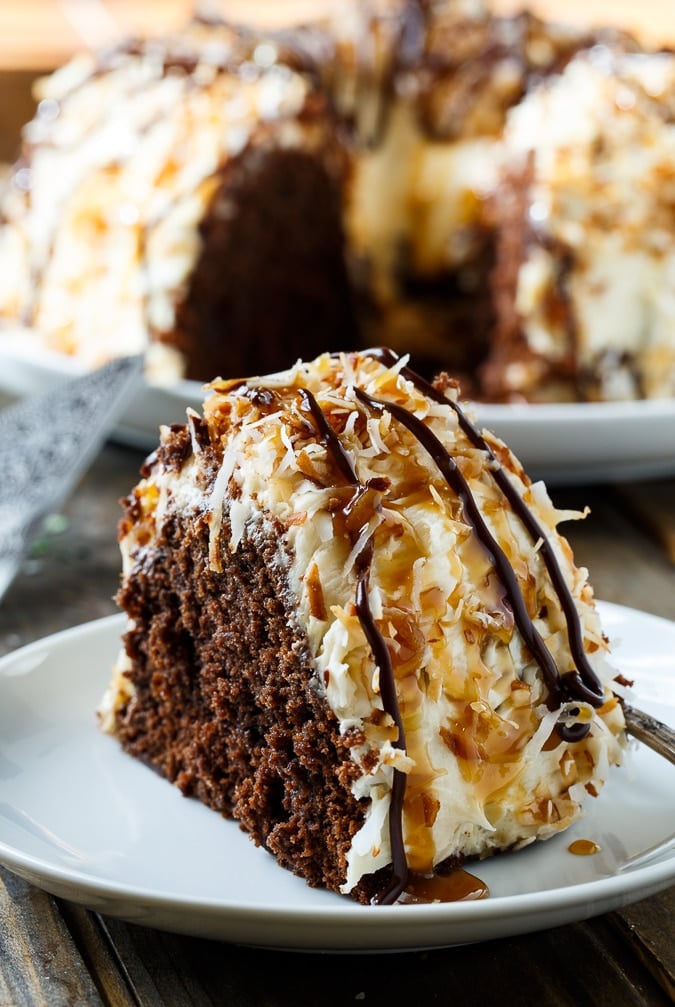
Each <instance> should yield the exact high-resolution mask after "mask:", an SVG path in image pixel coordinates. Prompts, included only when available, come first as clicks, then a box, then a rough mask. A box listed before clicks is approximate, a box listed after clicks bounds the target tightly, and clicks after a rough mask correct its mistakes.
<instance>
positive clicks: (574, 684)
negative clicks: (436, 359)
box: [368, 348, 605, 707]
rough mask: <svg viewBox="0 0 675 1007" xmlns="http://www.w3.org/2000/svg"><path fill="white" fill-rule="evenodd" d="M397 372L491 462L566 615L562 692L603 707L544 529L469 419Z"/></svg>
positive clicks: (390, 355)
mask: <svg viewBox="0 0 675 1007" xmlns="http://www.w3.org/2000/svg"><path fill="white" fill-rule="evenodd" d="M368 355H369V356H371V357H373V358H374V359H376V360H379V361H381V363H383V364H385V365H386V366H387V367H392V366H394V364H396V363H397V361H398V359H399V358H398V357H397V356H396V354H395V353H394V352H393V350H389V349H386V348H383V349H375V350H369V351H368ZM400 373H401V374H402V376H403V377H405V378H406V379H407V380H408V381H410V382H412V384H413V385H414V386H415V387H416V388H417V389H418V390H419V391H420V392H422V394H423V395H427V396H428V397H429V398H431V399H433V400H434V401H435V402H438V403H440V404H441V405H446V406H449V407H450V408H451V409H452V410H453V411H454V413H455V414H456V416H457V419H458V422H459V425H460V427H461V428H462V430H463V432H464V433H465V434H466V436H467V437H468V438H469V440H470V441H471V443H472V444H473V445H474V447H476V448H478V449H479V450H481V451H484V452H485V454H486V455H487V456H488V458H489V460H490V463H491V464H490V466H489V471H490V472H491V474H492V476H493V478H494V480H495V482H496V483H497V485H498V486H499V488H500V490H501V491H502V493H503V494H504V496H505V497H506V499H507V500H508V501H509V503H510V504H511V507H512V508H513V511H514V513H515V514H517V516H518V517H519V518H520V520H521V522H522V524H523V525H524V526H525V528H526V529H527V531H528V533H529V535H530V537H531V538H532V541H533V542H534V543H536V542H541V546H540V550H539V551H540V554H541V557H542V559H543V560H544V564H545V566H546V569H547V571H548V574H549V577H550V578H551V583H552V584H553V588H554V590H555V592H556V594H557V595H558V599H559V601H560V606H561V608H562V611H563V614H564V616H565V622H566V624H567V635H568V639H569V645H570V651H571V654H572V657H573V659H574V662H575V664H576V667H577V669H578V670H577V671H570V672H567V673H566V674H565V675H563V676H562V678H561V685H562V691H563V693H566V694H567V695H568V696H569V697H570V698H572V699H578V700H581V701H583V702H586V703H589V704H590V705H591V706H595V707H598V706H602V704H603V703H604V701H605V697H604V690H603V687H602V683H601V682H600V680H599V679H598V677H597V675H596V674H595V672H594V670H593V668H592V667H591V665H590V663H589V661H588V658H587V656H586V652H585V650H584V643H583V632H582V628H581V620H580V619H579V613H578V611H577V607H576V605H575V603H574V598H573V597H572V593H571V591H570V589H569V587H568V585H567V582H566V581H565V577H564V575H563V572H562V570H561V568H560V564H559V562H558V559H557V557H556V555H555V552H554V551H553V547H552V545H551V542H550V540H549V538H548V536H547V535H546V533H545V531H544V529H543V528H542V527H541V525H540V524H539V522H538V521H537V519H536V517H535V516H534V514H533V513H532V511H531V510H530V508H529V507H528V506H527V504H526V503H525V501H524V500H523V498H522V497H521V496H520V494H519V493H518V490H517V489H516V488H515V486H514V485H513V483H512V482H511V480H510V479H509V477H508V475H507V474H506V472H505V471H504V469H503V468H502V466H501V465H500V464H499V462H498V460H497V458H496V456H495V454H494V452H493V450H492V448H491V447H490V445H489V444H488V442H487V441H486V440H485V438H484V437H483V436H482V434H481V433H480V432H479V431H478V430H477V428H476V427H475V426H474V424H473V423H472V422H471V421H470V420H469V418H468V417H467V415H466V413H465V412H464V411H463V409H462V408H461V407H460V406H459V405H458V404H457V403H456V402H453V401H452V400H451V399H449V398H447V397H446V396H445V395H444V394H443V393H442V392H440V391H438V389H436V388H434V387H433V385H431V384H429V383H428V382H427V381H425V380H424V378H422V377H420V375H418V374H416V373H415V371H413V370H411V369H410V368H409V367H402V368H401V372H400Z"/></svg>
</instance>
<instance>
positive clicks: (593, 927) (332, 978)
mask: <svg viewBox="0 0 675 1007" xmlns="http://www.w3.org/2000/svg"><path fill="white" fill-rule="evenodd" d="M106 926H107V928H108V931H109V933H110V938H111V940H112V941H113V942H114V944H115V947H116V948H117V951H118V954H119V955H120V958H121V960H123V961H124V963H125V968H126V969H127V971H128V974H129V977H130V980H131V982H132V985H133V989H134V993H135V995H136V997H137V998H138V1003H139V1004H140V1005H142V1007H145V1005H151V1004H152V1005H157V1007H161V1005H169V1004H170V1005H171V1007H205V1005H207V1004H209V1005H210V1004H213V1003H227V1004H228V1005H229V1007H250V1005H252V1004H255V1005H256V1007H284V1005H289V1007H290V1005H293V1007H315V1005H316V1004H317V1003H321V1004H322V1007H338V1005H340V1007H342V1005H344V1004H346V1003H354V1002H357V1003H358V1002H359V1001H364V1002H365V1003H366V1004H367V1005H371V1007H372V1005H374V1004H376V1005H379V1004H383V1005H384V1004H386V1005H387V1007H391V1004H392V1003H432V1002H437V1001H438V1002H445V1001H447V1002H450V1000H452V1001H453V1002H454V1001H457V1002H463V1003H476V1002H477V1000H478V998H480V1000H481V1001H483V1002H486V1003H515V1004H537V1007H617V1005H618V1004H621V1007H666V1005H667V1004H669V1003H671V1000H670V998H669V996H668V995H667V993H666V992H665V991H664V989H663V988H662V987H661V986H660V985H659V983H658V981H657V980H656V979H655V978H654V976H653V975H652V973H651V971H650V970H649V969H647V968H646V967H644V965H643V962H642V961H641V959H640V956H638V955H636V954H635V953H634V952H633V950H632V935H630V934H626V935H624V934H622V933H621V932H620V930H618V929H617V928H616V926H613V925H612V923H611V921H610V919H609V918H608V917H601V918H599V919H597V920H591V921H588V922H585V923H580V924H577V925H574V926H569V927H560V928H556V929H553V930H548V931H543V932H540V933H536V934H529V935H525V936H522V937H518V938H513V939H505V940H500V941H491V942H488V943H485V944H476V945H471V946H465V947H460V948H448V949H442V950H434V951H419V952H409V953H402V954H396V955H368V954H366V955H349V954H348V955H340V956H339V958H329V959H327V958H326V956H323V955H317V954H304V953H293V954H289V953H286V952H283V951H274V950H267V951H260V950H257V949H254V948H245V947H241V948H239V947H234V946H232V945H227V944H218V943H216V942H213V941H207V940H198V939H193V938H188V937H178V936H175V935H172V934H160V933H158V932H156V931H152V930H145V929H144V928H142V927H138V926H135V925H131V924H124V923H121V922H120V921H118V920H108V921H107V924H106Z"/></svg>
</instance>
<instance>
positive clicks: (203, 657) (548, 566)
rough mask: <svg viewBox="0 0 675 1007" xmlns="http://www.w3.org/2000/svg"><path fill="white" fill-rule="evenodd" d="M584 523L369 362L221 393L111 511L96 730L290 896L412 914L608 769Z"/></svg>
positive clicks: (614, 755)
mask: <svg viewBox="0 0 675 1007" xmlns="http://www.w3.org/2000/svg"><path fill="white" fill-rule="evenodd" d="M581 516H583V515H580V514H577V513H564V514H563V513H560V512H557V511H556V510H555V508H554V507H553V505H552V503H551V501H550V500H549V498H548V496H547V494H546V491H545V489H544V486H543V485H542V484H531V483H530V481H529V480H528V478H527V476H526V475H525V473H524V472H523V470H522V468H521V466H520V465H519V463H518V461H517V460H516V459H515V458H514V456H513V455H512V454H511V452H510V451H509V449H508V448H507V447H506V446H505V445H504V444H503V443H502V442H501V441H499V440H497V439H496V438H495V437H494V436H492V435H490V434H488V433H481V432H479V431H478V430H477V429H476V428H475V427H474V425H473V424H472V422H471V420H470V418H469V417H468V416H467V414H466V413H465V411H464V409H463V408H462V406H461V405H460V404H459V402H458V399H457V389H456V387H455V385H454V384H453V382H452V381H450V380H449V379H448V378H447V377H446V376H443V377H441V378H439V379H438V380H437V381H436V383H435V384H434V385H433V386H432V385H430V384H427V383H426V381H425V380H423V379H422V378H420V377H419V376H418V375H417V374H416V373H415V372H413V371H412V370H411V369H410V368H409V366H408V365H407V360H406V358H405V357H403V358H398V357H397V355H396V354H395V353H393V352H392V351H390V350H371V351H363V352H360V353H346V354H334V355H328V354H325V355H322V356H320V357H319V358H317V359H316V360H314V361H312V362H307V363H302V362H299V363H297V364H296V365H295V366H294V367H293V368H291V369H290V370H288V371H285V372H279V373H276V374H272V375H269V376H267V377H257V378H250V379H247V380H230V381H226V380H218V381H216V382H215V383H214V384H213V385H212V388H211V394H210V395H209V397H208V398H207V399H206V402H205V404H204V411H203V415H198V414H197V413H195V412H194V411H189V413H188V416H187V423H186V424H185V425H183V426H174V427H172V428H164V429H163V431H162V436H161V443H160V445H159V448H158V450H157V451H156V452H155V453H154V454H153V455H151V456H150V457H149V458H148V460H147V462H146V463H145V467H144V469H143V472H142V479H141V481H140V482H139V484H138V485H137V486H136V487H135V489H134V490H133V491H132V493H131V494H130V496H129V497H128V499H127V500H126V504H125V515H124V518H123V520H122V522H121V527H120V541H121V548H122V554H123V578H122V584H121V588H120V591H119V595H118V601H119V604H120V606H121V608H122V609H123V610H124V611H125V612H126V613H127V615H128V620H129V621H128V629H127V631H126V634H125V637H124V647H123V651H122V654H121V656H120V658H119V662H118V664H117V666H116V669H115V672H114V675H113V679H112V681H111V684H110V686H109V689H108V691H107V693H106V696H105V698H104V700H103V702H102V705H101V708H100V717H101V721H102V726H103V728H104V729H105V730H106V731H108V732H110V733H112V734H113V735H115V736H116V737H117V738H118V739H119V742H120V743H121V745H122V747H123V748H124V749H125V750H126V751H127V752H128V753H130V755H132V756H134V757H136V758H138V759H140V760H142V761H143V762H145V763H147V764H148V765H149V766H151V767H153V768H154V769H155V770H157V771H158V772H159V773H160V774H161V775H162V776H164V777H166V778H167V779H168V780H170V781H173V782H174V783H176V784H177V785H178V786H179V787H180V788H181V790H182V791H183V793H184V794H186V795H189V796H192V797H195V798H198V799H199V800H201V801H203V802H204V803H205V804H207V805H208V806H209V807H211V808H213V809H214V810H216V811H218V812H220V813H222V814H223V815H225V816H228V817H233V818H235V819H236V820H237V821H238V822H239V823H240V825H241V827H242V828H243V829H244V830H245V831H246V832H248V833H249V834H250V836H251V837H252V838H253V840H254V841H255V842H256V843H258V844H260V845H261V846H263V847H264V848H265V849H267V850H268V851H269V852H270V853H271V854H273V855H274V856H275V857H276V858H277V860H278V861H279V863H280V864H281V865H282V866H284V867H286V868H289V869H290V870H292V871H294V872H295V873H297V874H299V875H300V876H302V877H303V878H305V879H306V880H307V882H308V883H309V884H310V885H312V886H325V887H328V888H329V889H333V890H334V891H336V892H340V893H344V894H349V895H350V896H351V897H353V898H354V899H356V900H358V901H361V902H370V901H376V902H381V903H392V902H395V901H397V900H403V901H405V899H406V897H407V895H406V893H408V894H409V893H410V891H411V885H413V884H414V880H415V879H416V878H419V877H424V878H426V879H431V880H428V884H429V885H431V886H432V888H431V891H432V897H433V884H434V882H433V878H434V877H436V878H438V877H441V876H442V875H443V874H444V873H447V872H448V871H449V870H451V869H452V868H454V867H456V866H457V865H459V864H461V863H463V862H465V861H468V860H471V859H474V858H480V857H485V856H488V855H489V854H491V853H494V852H496V851H498V850H508V849H517V848H519V847H522V846H525V845H527V844H528V843H531V842H533V841H534V840H538V839H547V838H549V837H551V836H553V835H555V834H557V833H559V832H560V831H561V830H563V829H565V828H567V827H568V826H569V825H570V824H571V823H572V822H574V821H575V820H576V819H577V818H578V816H579V814H580V808H581V804H582V801H583V800H584V799H586V798H588V796H589V795H592V796H596V795H597V794H598V792H599V791H600V789H601V787H602V785H603V783H604V781H605V779H606V776H607V773H608V770H609V768H610V766H611V765H612V764H617V763H620V761H621V757H622V749H623V742H624V721H623V713H622V708H621V705H620V703H619V702H618V700H617V698H616V696H615V695H614V694H613V691H612V685H613V676H614V672H613V671H612V670H611V667H610V665H609V664H608V662H607V659H606V658H607V650H608V647H607V641H606V638H605V636H604V635H603V632H602V628H601V626H600V623H599V619H598V615H597V613H596V610H595V608H594V604H593V598H592V592H591V588H590V586H589V584H588V582H587V577H586V572H585V571H584V570H581V569H578V568H577V567H576V566H575V565H574V562H573V558H572V555H571V551H570V549H569V546H568V544H567V542H566V541H565V539H564V538H562V537H561V536H560V535H559V533H558V532H557V530H556V524H557V522H558V521H559V520H561V519H563V518H564V519H570V518H578V517H581Z"/></svg>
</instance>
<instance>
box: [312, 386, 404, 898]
mask: <svg viewBox="0 0 675 1007" xmlns="http://www.w3.org/2000/svg"><path fill="white" fill-rule="evenodd" d="M297 391H298V394H299V395H300V398H301V400H302V409H303V412H308V413H309V415H310V416H311V418H312V420H313V422H314V425H315V427H316V429H317V431H318V434H319V437H320V439H321V443H322V444H323V445H324V447H325V448H326V451H327V452H328V453H329V455H330V456H331V458H332V459H333V462H334V463H335V466H336V468H337V469H339V471H340V474H341V475H342V477H343V479H344V480H345V482H346V483H347V484H348V485H350V486H354V488H355V494H354V497H353V498H352V501H351V502H350V504H352V503H354V502H355V500H356V499H357V498H358V496H359V495H360V494H361V493H363V492H364V491H365V490H366V489H367V485H366V484H364V483H362V482H361V481H360V479H359V477H358V475H357V473H356V471H355V469H354V466H353V465H352V462H351V459H350V458H349V455H348V454H347V452H346V451H345V449H344V448H343V446H342V442H341V440H340V438H339V437H338V435H337V434H336V433H335V431H334V430H333V428H332V427H331V425H330V423H329V422H328V420H327V418H326V414H325V413H324V411H323V409H322V408H321V406H320V405H319V403H318V402H317V401H316V399H315V397H314V396H313V395H312V393H311V392H310V391H309V390H308V389H307V388H298V389H297ZM350 504H348V505H347V507H346V508H345V512H346V513H348V511H349V507H350ZM373 550H374V544H373V536H372V535H370V536H369V537H368V539H367V541H366V543H365V544H364V546H363V547H362V548H361V549H360V551H359V552H358V554H357V556H356V559H355V567H356V574H357V579H356V599H355V605H356V613H357V615H358V619H359V622H360V624H361V628H362V629H363V632H364V635H365V637H366V640H367V641H368V645H369V646H370V649H371V651H372V654H373V660H374V662H375V664H376V666H377V667H378V668H379V669H380V695H381V697H382V705H383V706H384V709H385V712H386V713H388V714H389V716H390V717H391V718H392V720H393V721H394V723H395V724H396V727H397V728H398V738H397V740H396V741H395V742H394V743H393V744H394V747H395V748H400V749H405V734H404V731H403V721H402V718H401V711H400V708H399V705H398V697H397V695H396V682H395V679H394V669H393V667H392V663H391V657H390V655H389V650H388V648H387V644H386V642H385V640H384V637H383V636H382V633H381V632H380V630H379V629H378V627H377V623H376V622H375V619H374V617H373V611H372V608H371V606H370V599H369V597H368V587H369V583H370V568H371V565H372V560H373ZM405 788H406V777H405V774H404V773H402V772H401V771H400V770H398V769H395V770H394V777H393V781H392V789H391V802H390V806H389V843H390V847H391V859H392V870H393V876H392V879H391V882H390V884H389V886H388V887H387V889H386V890H385V891H384V893H383V894H382V895H381V896H379V898H378V899H377V902H378V903H379V904H380V905H391V904H392V903H393V902H395V901H396V899H397V898H398V897H399V895H400V894H401V892H402V891H403V889H404V888H405V886H406V883H407V881H408V873H409V870H408V859H407V857H406V853H405V846H404V843H403V798H404V796H405Z"/></svg>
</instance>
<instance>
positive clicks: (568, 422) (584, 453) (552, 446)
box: [0, 338, 675, 485]
mask: <svg viewBox="0 0 675 1007" xmlns="http://www.w3.org/2000/svg"><path fill="white" fill-rule="evenodd" d="M78 373H82V371H81V367H79V366H78V365H77V364H76V363H75V362H74V361H73V360H72V359H70V358H68V357H65V356H63V355H62V354H56V353H49V352H48V351H44V352H40V353H39V354H38V353H37V352H36V350H35V346H34V344H32V343H30V342H23V341H21V340H20V339H13V340H12V339H8V338H3V339H0V391H4V392H5V393H6V394H8V395H12V396H19V395H30V394H33V393H37V392H42V391H45V390H47V389H49V388H52V387H53V386H54V385H55V384H57V383H58V382H59V381H62V380H63V379H64V378H65V377H68V376H72V375H74V374H78ZM204 394H205V393H204V388H203V385H202V384H200V383H199V382H197V381H178V382H175V383H173V384H170V385H156V384H146V385H145V386H144V387H143V388H142V390H141V392H140V393H139V394H138V395H137V396H136V397H135V398H134V399H133V400H132V401H131V403H130V405H129V407H128V409H127V411H126V414H125V416H124V418H123V419H122V421H121V422H120V423H119V425H118V427H117V429H116V431H115V437H116V439H117V440H120V441H122V442H124V443H127V444H130V445H133V446H135V447H139V448H142V449H143V450H147V451H151V450H153V449H154V447H155V446H156V444H157V439H158V431H159V427H160V425H161V424H163V423H166V424H170V423H182V422H184V419H185V410H186V409H187V408H188V406H191V407H192V408H194V409H199V408H200V406H201V404H202V402H203V399H204ZM470 409H471V410H472V411H473V413H474V415H475V417H476V418H477V420H478V423H479V425H481V426H484V427H487V428H488V429H490V430H492V431H493V432H494V433H496V434H497V435H498V436H499V437H501V438H502V439H503V440H504V441H506V443H507V444H508V445H509V447H510V448H511V450H512V451H513V452H514V453H515V454H516V455H517V456H518V457H519V458H520V460H521V462H522V463H523V465H524V466H525V468H526V469H527V471H528V473H529V474H530V476H531V477H532V478H538V479H545V480H546V481H547V482H548V483H549V484H550V485H563V484H566V483H582V482H586V483H598V482H609V481H625V480H631V479H650V478H659V477H662V476H669V475H674V474H675V399H652V400H649V401H638V402H599V403H594V402H592V403H560V404H546V405H527V404H515V405H492V404H487V403H473V404H470Z"/></svg>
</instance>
